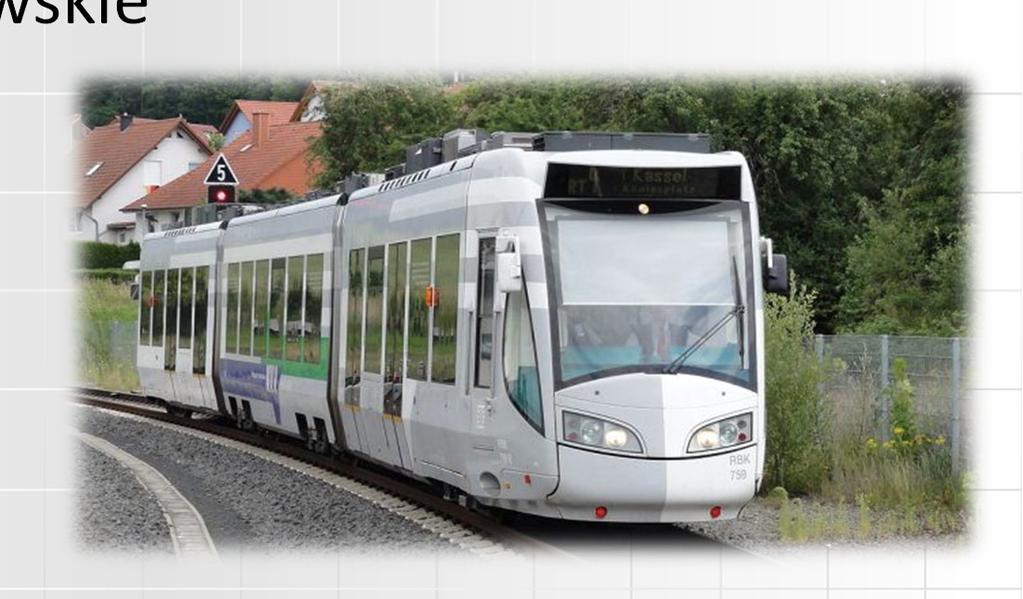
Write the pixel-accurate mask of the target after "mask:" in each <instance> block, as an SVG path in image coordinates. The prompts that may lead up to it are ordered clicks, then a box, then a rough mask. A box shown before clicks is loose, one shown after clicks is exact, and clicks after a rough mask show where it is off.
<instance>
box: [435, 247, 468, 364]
mask: <svg viewBox="0 0 1023 599" xmlns="http://www.w3.org/2000/svg"><path fill="white" fill-rule="evenodd" d="M460 260H461V258H460V257H459V251H458V234H457V233H455V234H453V235H444V236H442V237H438V238H437V251H436V261H435V262H434V284H433V286H434V293H436V300H435V305H434V308H433V356H432V364H431V369H432V372H431V376H432V377H433V381H434V382H436V383H448V384H451V383H454V382H455V343H456V339H457V332H458V266H459V261H460Z"/></svg>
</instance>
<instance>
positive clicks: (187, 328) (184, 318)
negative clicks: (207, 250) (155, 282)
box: [178, 268, 194, 349]
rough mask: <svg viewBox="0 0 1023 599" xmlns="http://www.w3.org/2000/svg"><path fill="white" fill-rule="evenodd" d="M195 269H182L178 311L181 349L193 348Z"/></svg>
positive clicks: (179, 344) (179, 345)
mask: <svg viewBox="0 0 1023 599" xmlns="http://www.w3.org/2000/svg"><path fill="white" fill-rule="evenodd" d="M193 278H194V277H193V269H191V268H182V269H181V294H180V296H179V297H180V298H181V299H180V302H181V307H180V308H179V309H178V330H179V331H180V333H179V334H178V347H179V348H181V349H191V348H192V300H193V295H194V294H193V293H192V279H193Z"/></svg>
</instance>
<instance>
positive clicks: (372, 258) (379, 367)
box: [363, 245, 384, 374]
mask: <svg viewBox="0 0 1023 599" xmlns="http://www.w3.org/2000/svg"><path fill="white" fill-rule="evenodd" d="M368 277H369V278H368V280H367V285H366V363H365V366H363V368H364V369H365V371H366V372H373V373H376V374H381V373H382V371H383V354H382V352H381V350H382V345H383V344H382V343H381V341H382V336H383V325H384V323H383V311H384V246H382V245H378V246H376V247H371V248H369V266H368Z"/></svg>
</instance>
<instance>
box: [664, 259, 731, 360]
mask: <svg viewBox="0 0 1023 599" xmlns="http://www.w3.org/2000/svg"><path fill="white" fill-rule="evenodd" d="M732 279H733V281H734V282H735V283H734V285H733V286H732V291H733V293H734V295H735V306H733V307H732V309H731V310H729V311H728V313H727V314H725V315H724V316H722V317H721V319H720V320H718V321H717V322H716V323H714V326H712V327H710V329H708V330H707V332H706V333H704V334H702V335H700V336H699V337H698V338H697V339H696V341H694V342H693V344H692V345H690V346H689V347H688V348H686V350H685V351H684V352H682V355H680V356H679V357H677V358H675V359H674V360H672V362H671V364H668V365H667V366H665V367H664V371H663V372H664V373H665V374H675V373H677V372H678V371H679V369H680V368H682V366H683V365H685V363H686V360H688V359H689V358H690V356H692V355H693V354H695V353H696V352H697V351H698V350H699V349H700V348H701V347H703V344H705V343H707V342H708V341H710V339H711V337H713V336H714V335H715V333H717V332H718V331H720V330H721V328H722V327H724V326H725V325H726V324H728V321H730V320H731V319H733V318H735V319H737V322H738V323H739V339H738V341H739V359H740V360H743V359H744V358H745V345H746V339H745V336H746V332H745V329H744V328H743V326H742V316H743V314H745V312H746V306H745V305H743V303H742V292H741V290H740V289H739V267H738V265H737V264H736V262H735V257H734V256H733V257H732Z"/></svg>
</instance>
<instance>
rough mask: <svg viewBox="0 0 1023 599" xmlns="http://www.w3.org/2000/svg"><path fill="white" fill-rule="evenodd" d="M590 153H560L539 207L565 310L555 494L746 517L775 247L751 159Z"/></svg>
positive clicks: (560, 334)
mask: <svg viewBox="0 0 1023 599" xmlns="http://www.w3.org/2000/svg"><path fill="white" fill-rule="evenodd" d="M585 154H586V155H585V156H584V155H583V153H575V154H574V155H567V154H565V155H561V156H555V157H552V158H551V162H550V163H549V165H548V171H547V180H546V186H545V192H544V198H543V199H542V200H541V201H540V218H541V227H543V228H544V243H545V244H546V247H545V248H544V251H545V254H546V256H547V269H548V273H547V278H548V293H549V294H550V297H549V302H550V305H551V306H556V309H552V310H551V311H550V314H551V323H550V326H551V332H552V346H553V352H552V354H553V355H552V356H551V360H552V363H553V369H554V381H555V399H554V404H555V415H556V435H557V441H558V453H559V456H558V458H559V459H558V462H559V478H560V480H559V483H558V487H557V489H556V491H555V492H554V493H553V494H551V495H550V496H549V497H548V501H549V502H550V503H551V504H552V505H554V506H556V507H557V508H558V509H559V510H560V512H561V514H562V516H563V517H565V518H570V519H580V520H607V521H643V522H683V521H700V520H711V519H718V518H721V519H725V518H734V517H735V516H736V515H737V514H738V512H739V510H740V509H741V508H742V507H743V506H744V505H745V504H746V503H747V502H748V501H749V500H750V499H751V498H752V497H753V495H754V493H755V492H756V490H757V488H758V486H759V484H760V479H761V475H762V473H763V463H764V455H763V440H764V431H765V428H764V393H763V381H764V375H763V371H764V368H763V341H762V339H763V315H762V310H761V301H762V293H761V285H760V281H761V256H760V254H761V252H760V245H761V242H760V237H759V227H758V222H757V210H756V201H755V198H754V194H753V187H752V183H751V180H750V177H749V172H748V167H747V165H746V162H745V160H744V159H743V157H742V156H741V155H739V154H736V153H731V152H728V153H721V154H689V153H679V152H615V151H608V152H587V153H585ZM562 159H564V160H562ZM781 276H782V277H784V274H782V275H781Z"/></svg>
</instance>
